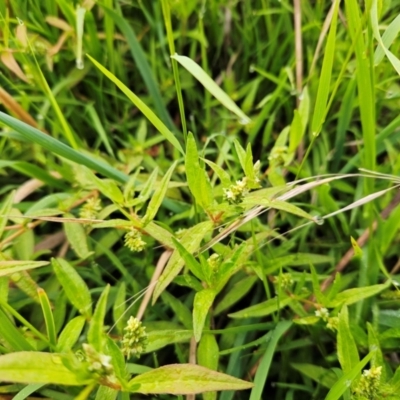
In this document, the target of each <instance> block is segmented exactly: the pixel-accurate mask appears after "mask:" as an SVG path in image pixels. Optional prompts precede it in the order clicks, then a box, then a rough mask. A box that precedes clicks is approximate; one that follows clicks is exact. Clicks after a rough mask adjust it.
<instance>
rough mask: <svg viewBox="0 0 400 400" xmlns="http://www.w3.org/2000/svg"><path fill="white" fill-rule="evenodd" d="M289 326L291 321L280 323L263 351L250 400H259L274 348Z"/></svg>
mask: <svg viewBox="0 0 400 400" xmlns="http://www.w3.org/2000/svg"><path fill="white" fill-rule="evenodd" d="M291 325H292V322H291V321H281V322H279V323H278V325H277V326H276V328H275V329H274V331H273V333H272V337H271V339H270V342H269V344H268V346H267V349H266V350H265V353H264V355H263V357H262V360H261V362H260V364H259V366H258V369H257V372H256V375H255V377H254V387H253V389H252V391H251V395H250V400H259V399H261V398H262V392H263V389H264V385H265V382H266V381H267V376H268V372H269V368H270V366H271V362H272V357H273V356H274V352H275V349H276V346H277V344H278V341H279V339H280V338H281V336H282V335H283V334H284V333H285V332H286V331H287V330H288V329H289V328H290V326H291Z"/></svg>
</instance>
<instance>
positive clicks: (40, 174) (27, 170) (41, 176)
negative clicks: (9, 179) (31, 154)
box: [0, 160, 68, 190]
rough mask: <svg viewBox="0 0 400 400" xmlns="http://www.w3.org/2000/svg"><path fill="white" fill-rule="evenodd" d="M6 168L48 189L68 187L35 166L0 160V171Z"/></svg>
mask: <svg viewBox="0 0 400 400" xmlns="http://www.w3.org/2000/svg"><path fill="white" fill-rule="evenodd" d="M7 167H8V168H12V169H13V170H15V171H18V172H20V173H21V174H23V175H25V176H29V177H31V178H36V179H38V180H40V181H42V182H43V183H45V184H46V185H48V186H50V187H53V188H57V189H61V190H67V187H68V185H67V184H66V183H65V182H62V181H61V179H57V178H55V177H54V176H52V175H50V174H49V173H48V172H47V171H46V170H44V169H42V168H40V167H38V166H37V165H35V164H32V163H29V162H25V161H8V160H7V161H6V160H1V161H0V169H2V168H7Z"/></svg>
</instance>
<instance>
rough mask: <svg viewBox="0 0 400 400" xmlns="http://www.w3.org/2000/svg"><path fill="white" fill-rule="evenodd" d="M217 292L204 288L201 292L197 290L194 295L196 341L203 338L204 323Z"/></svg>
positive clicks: (194, 331)
mask: <svg viewBox="0 0 400 400" xmlns="http://www.w3.org/2000/svg"><path fill="white" fill-rule="evenodd" d="M215 296H216V292H215V290H213V289H204V290H202V291H201V292H197V293H196V294H195V296H194V303H193V333H194V337H195V339H196V342H199V341H200V339H201V334H202V332H203V328H204V323H205V321H206V317H207V314H208V311H209V309H210V308H211V306H212V304H213V302H214V299H215Z"/></svg>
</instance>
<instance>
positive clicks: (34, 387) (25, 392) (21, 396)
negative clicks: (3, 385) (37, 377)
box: [13, 383, 45, 400]
mask: <svg viewBox="0 0 400 400" xmlns="http://www.w3.org/2000/svg"><path fill="white" fill-rule="evenodd" d="M44 385H45V384H44V383H31V384H30V385H27V386H25V387H24V388H23V389H22V390H20V391H19V392H18V394H16V395H15V396H14V397H13V400H25V399H31V397H29V396H30V395H31V394H33V393H35V392H36V391H38V390H39V389H40V388H42V387H43V386H44Z"/></svg>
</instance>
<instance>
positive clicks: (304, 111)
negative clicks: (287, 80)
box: [289, 86, 310, 153]
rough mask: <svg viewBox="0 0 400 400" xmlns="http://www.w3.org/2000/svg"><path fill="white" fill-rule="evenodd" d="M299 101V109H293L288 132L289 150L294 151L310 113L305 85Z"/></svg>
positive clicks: (308, 97) (299, 141)
mask: <svg viewBox="0 0 400 400" xmlns="http://www.w3.org/2000/svg"><path fill="white" fill-rule="evenodd" d="M301 97H302V99H301V102H300V105H299V109H298V110H295V111H294V116H293V121H292V124H291V125H290V133H289V152H290V153H292V152H294V151H296V149H297V147H298V146H299V144H300V143H301V140H302V139H303V136H304V133H305V131H306V127H307V124H308V117H309V113H310V96H309V94H308V88H307V86H306V87H305V88H304V89H303V93H302V94H301Z"/></svg>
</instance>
